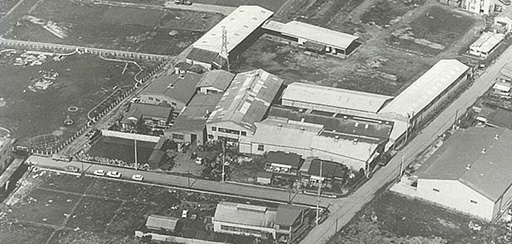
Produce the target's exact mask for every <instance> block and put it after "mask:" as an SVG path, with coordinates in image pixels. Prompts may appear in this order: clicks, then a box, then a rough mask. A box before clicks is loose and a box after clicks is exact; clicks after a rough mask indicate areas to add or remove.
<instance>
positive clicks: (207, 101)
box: [165, 93, 222, 145]
mask: <svg viewBox="0 0 512 244" xmlns="http://www.w3.org/2000/svg"><path fill="white" fill-rule="evenodd" d="M221 97H222V93H213V94H197V95H195V96H194V97H193V98H192V100H190V102H189V104H188V105H187V107H186V108H185V110H183V112H181V113H180V115H178V117H176V120H175V121H174V125H173V126H172V127H171V128H170V129H167V130H165V136H166V137H167V138H170V139H172V140H173V141H175V142H178V143H194V142H195V143H196V144H197V145H204V143H205V142H206V140H207V136H206V121H207V120H208V118H209V116H210V115H211V112H212V111H213V110H214V109H215V107H216V106H217V104H218V103H219V101H220V99H221Z"/></svg>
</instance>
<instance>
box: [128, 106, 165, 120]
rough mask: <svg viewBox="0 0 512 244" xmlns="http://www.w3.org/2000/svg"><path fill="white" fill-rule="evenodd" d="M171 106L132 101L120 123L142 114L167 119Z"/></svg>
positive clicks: (139, 116) (138, 117) (137, 117)
mask: <svg viewBox="0 0 512 244" xmlns="http://www.w3.org/2000/svg"><path fill="white" fill-rule="evenodd" d="M172 110H173V108H172V107H168V106H160V105H154V104H145V103H132V104H131V105H130V109H129V110H128V113H126V114H125V116H124V117H123V121H122V123H129V122H131V121H132V120H133V119H136V120H138V119H140V118H141V117H142V116H148V117H157V118H163V119H168V118H169V116H170V115H171V112H172Z"/></svg>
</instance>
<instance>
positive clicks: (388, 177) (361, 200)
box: [301, 47, 512, 244]
mask: <svg viewBox="0 0 512 244" xmlns="http://www.w3.org/2000/svg"><path fill="white" fill-rule="evenodd" d="M509 62H512V47H509V48H508V49H507V50H506V51H505V52H504V53H503V54H501V56H500V57H499V58H498V59H497V60H496V62H495V63H494V64H493V65H491V66H489V67H488V68H487V69H486V71H485V72H484V73H483V74H482V75H481V76H480V77H478V78H477V79H476V80H475V82H474V84H473V86H471V87H470V88H469V89H468V90H467V91H465V92H464V93H463V94H462V95H461V96H460V97H459V98H457V100H455V101H454V102H453V103H451V104H450V105H449V106H448V107H447V108H446V109H445V110H444V111H443V112H441V113H440V114H439V115H438V116H437V117H436V118H435V119H434V120H433V121H432V122H431V123H430V124H429V125H428V126H426V127H425V128H424V129H423V130H422V132H421V133H420V134H418V135H417V136H416V137H415V138H414V139H413V140H412V141H410V142H409V144H408V145H407V146H406V147H405V148H404V149H402V150H401V151H400V152H398V154H397V155H395V157H393V159H392V160H391V161H390V162H389V163H388V165H387V166H385V167H383V168H382V169H380V170H379V171H377V172H376V173H375V174H374V175H373V176H372V178H371V179H370V180H369V181H368V182H366V184H364V185H363V186H362V187H361V188H359V189H358V190H357V191H356V192H355V193H354V194H352V195H350V196H348V197H347V198H343V199H339V200H338V201H336V202H335V203H334V204H333V205H332V206H331V207H330V210H331V215H330V216H329V218H327V220H326V221H325V222H323V223H322V224H320V225H318V226H317V227H315V228H314V229H313V230H312V231H311V232H310V233H309V234H308V235H307V236H306V238H304V239H303V240H302V241H301V244H311V243H319V244H320V243H327V241H328V240H329V239H330V237H331V236H332V235H334V234H335V233H336V232H337V231H338V230H340V229H341V228H342V227H343V226H344V225H346V224H347V223H348V222H349V221H350V220H351V219H352V218H353V217H354V216H355V215H356V214H357V212H359V211H360V210H361V209H362V208H363V206H364V205H365V204H367V203H369V202H370V201H371V200H372V199H373V198H374V196H375V193H376V192H377V191H378V190H379V189H380V188H382V187H383V186H384V185H386V184H387V183H389V182H391V181H392V180H394V179H396V178H397V176H398V170H399V168H400V162H401V160H402V156H403V154H404V153H406V155H405V165H407V164H409V163H411V162H412V160H413V159H414V157H415V156H416V155H417V154H418V153H420V152H421V151H422V150H424V149H425V148H426V147H427V146H428V145H429V144H430V143H432V142H433V141H434V140H435V139H436V138H437V137H438V136H440V135H441V134H443V133H444V132H445V131H446V130H447V129H448V128H450V127H451V126H452V125H453V123H454V122H455V120H456V116H457V117H461V116H462V115H463V114H464V113H465V111H466V109H467V108H468V107H470V106H471V105H472V104H473V103H474V102H475V101H476V99H477V98H478V97H480V96H481V95H483V94H484V93H485V92H486V91H487V90H488V89H489V88H490V87H491V86H492V85H493V84H494V80H495V78H496V77H497V76H498V74H499V71H500V69H501V68H502V67H503V66H504V65H505V64H507V63H509ZM404 168H405V167H404Z"/></svg>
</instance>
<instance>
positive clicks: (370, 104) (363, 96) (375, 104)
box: [282, 82, 392, 113]
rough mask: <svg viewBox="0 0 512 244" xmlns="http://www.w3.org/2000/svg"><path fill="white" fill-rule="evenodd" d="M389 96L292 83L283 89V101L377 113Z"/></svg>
mask: <svg viewBox="0 0 512 244" xmlns="http://www.w3.org/2000/svg"><path fill="white" fill-rule="evenodd" d="M391 98H392V97H390V96H384V95H379V94H372V93H366V92H358V91H352V90H346V89H340V88H333V87H326V86H319V85H312V84H306V83H300V82H294V83H292V84H290V85H288V87H287V88H286V89H285V91H284V93H283V98H282V99H283V100H291V101H300V102H305V103H311V104H317V105H323V106H331V107H336V108H346V109H352V110H359V111H367V112H372V113H377V111H379V109H380V108H382V106H383V105H384V103H385V102H386V101H387V100H389V99H391Z"/></svg>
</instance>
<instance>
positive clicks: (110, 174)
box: [107, 171, 121, 178]
mask: <svg viewBox="0 0 512 244" xmlns="http://www.w3.org/2000/svg"><path fill="white" fill-rule="evenodd" d="M107 176H108V177H112V178H121V173H119V172H117V171H109V172H107Z"/></svg>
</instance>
